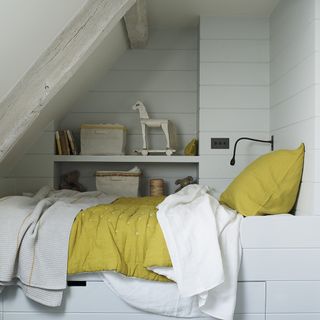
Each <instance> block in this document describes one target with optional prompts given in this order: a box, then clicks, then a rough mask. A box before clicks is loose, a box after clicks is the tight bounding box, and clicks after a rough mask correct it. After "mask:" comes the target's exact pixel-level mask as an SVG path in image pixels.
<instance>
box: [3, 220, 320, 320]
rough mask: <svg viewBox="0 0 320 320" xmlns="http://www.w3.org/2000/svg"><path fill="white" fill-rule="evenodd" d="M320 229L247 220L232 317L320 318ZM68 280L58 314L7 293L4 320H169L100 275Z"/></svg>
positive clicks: (305, 223) (312, 223) (308, 223)
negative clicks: (146, 309)
mask: <svg viewBox="0 0 320 320" xmlns="http://www.w3.org/2000/svg"><path fill="white" fill-rule="evenodd" d="M319 228H320V217H316V216H301V217H300V216H298V217H295V216H291V215H279V216H275V217H248V218H245V219H244V220H243V222H242V225H241V242H242V246H243V259H242V264H241V269H240V273H239V284H238V296H237V307H236V314H235V318H234V319H237V320H239V319H241V320H242V319H244V320H262V319H271V320H291V319H293V320H298V319H299V320H300V319H303V320H304V319H306V320H315V319H319V318H320V307H319V303H318V299H319V294H320V273H319V270H320V236H319V233H318V230H319ZM306 230H307V232H306ZM257 239H259V241H258V242H257ZM68 280H69V281H70V282H69V286H68V288H67V293H66V296H65V299H64V302H63V305H62V306H61V307H58V308H55V309H54V310H53V309H52V308H48V307H44V306H41V305H39V304H37V303H34V302H32V301H30V300H29V299H28V298H26V297H25V296H24V294H23V293H22V290H20V289H18V288H14V287H12V288H9V289H7V291H6V292H4V294H3V295H2V297H1V299H2V304H1V306H2V309H3V314H2V315H3V319H26V320H28V319H34V320H37V319H68V320H69V319H89V318H90V319H133V320H138V319H141V320H142V319H143V320H144V319H165V318H166V317H162V316H159V315H154V314H148V313H145V312H143V311H141V310H138V309H135V308H133V307H131V306H130V305H128V304H127V303H125V302H124V301H123V300H122V299H121V298H119V297H118V296H117V295H116V294H115V293H114V292H113V291H112V290H111V289H110V288H109V287H107V286H106V285H105V284H104V283H103V280H102V279H101V277H100V276H99V275H98V274H86V275H77V276H73V277H69V279H68ZM168 319H170V318H169V317H168ZM208 319H209V318H208Z"/></svg>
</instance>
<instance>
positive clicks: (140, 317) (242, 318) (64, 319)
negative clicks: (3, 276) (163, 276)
mask: <svg viewBox="0 0 320 320" xmlns="http://www.w3.org/2000/svg"><path fill="white" fill-rule="evenodd" d="M88 319H90V320H91V319H92V320H173V319H189V320H190V319H191V318H172V317H163V316H159V315H155V314H148V313H144V314H137V313H135V314H134V313H123V314H120V313H108V314H107V313H63V314H61V313H47V314H43V313H42V314H41V313H32V312H29V313H24V312H22V313H17V312H10V313H6V314H5V319H4V320H88ZM192 320H212V318H197V319H196V318H192ZM234 320H265V315H252V314H250V315H245V314H242V315H235V316H234ZM285 320H287V319H285ZM294 320H296V319H294ZM300 320H301V319H300ZM310 320H313V319H310Z"/></svg>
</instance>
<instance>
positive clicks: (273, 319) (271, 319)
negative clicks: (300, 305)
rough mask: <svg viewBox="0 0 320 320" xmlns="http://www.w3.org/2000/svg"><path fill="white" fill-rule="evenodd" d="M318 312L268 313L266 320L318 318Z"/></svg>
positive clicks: (319, 314) (310, 319)
mask: <svg viewBox="0 0 320 320" xmlns="http://www.w3.org/2000/svg"><path fill="white" fill-rule="evenodd" d="M319 319H320V313H313V314H308V313H299V314H290V313H288V314H268V315H267V317H266V320H319Z"/></svg>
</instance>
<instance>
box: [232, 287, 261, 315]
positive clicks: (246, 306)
mask: <svg viewBox="0 0 320 320" xmlns="http://www.w3.org/2000/svg"><path fill="white" fill-rule="evenodd" d="M265 300H266V299H265V283H264V282H239V283H238V292H237V305H236V310H235V313H238V314H239V313H240V314H242V313H245V314H264V313H265V308H266V306H265Z"/></svg>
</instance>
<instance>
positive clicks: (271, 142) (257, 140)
mask: <svg viewBox="0 0 320 320" xmlns="http://www.w3.org/2000/svg"><path fill="white" fill-rule="evenodd" d="M241 140H250V141H256V142H263V143H270V144H271V151H273V136H271V140H260V139H253V138H249V137H241V138H239V139H238V140H237V141H236V142H235V144H234V147H233V155H232V159H231V160H230V165H231V166H234V164H235V163H236V149H237V144H238V142H239V141H241Z"/></svg>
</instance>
